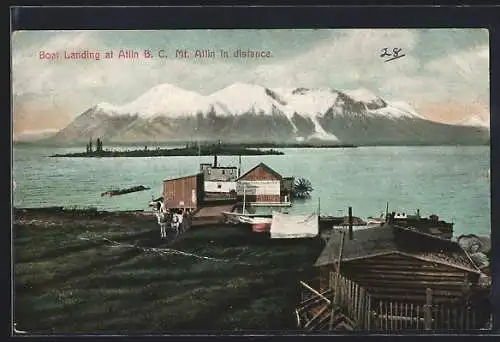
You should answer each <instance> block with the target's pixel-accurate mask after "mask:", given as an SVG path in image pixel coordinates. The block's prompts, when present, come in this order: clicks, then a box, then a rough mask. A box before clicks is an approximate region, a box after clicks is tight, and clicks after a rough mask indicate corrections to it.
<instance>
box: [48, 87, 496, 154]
mask: <svg viewBox="0 0 500 342" xmlns="http://www.w3.org/2000/svg"><path fill="white" fill-rule="evenodd" d="M473 121H474V120H472V121H471V122H461V123H457V124H443V123H438V122H433V121H430V120H427V119H426V118H425V117H424V116H422V115H420V114H419V113H417V112H416V111H415V110H414V109H413V108H411V106H410V105H408V104H407V103H405V102H401V101H388V100H386V99H383V98H381V97H380V96H377V95H375V94H374V93H373V92H371V91H369V90H366V89H357V90H352V91H340V90H336V89H324V88H321V89H320V88H318V89H308V88H291V89H288V88H274V89H270V88H266V87H263V86H260V85H255V84H245V83H234V84H232V85H230V86H227V87H225V88H223V89H221V90H219V91H217V92H215V93H212V94H210V95H201V94H199V93H197V92H193V91H188V90H185V89H182V88H179V87H176V86H174V85H171V84H161V85H158V86H155V87H153V88H151V89H150V90H149V91H147V92H146V93H144V94H143V95H141V96H139V97H138V98H137V99H136V100H134V101H132V102H130V103H128V104H125V105H122V106H116V105H112V104H109V103H99V104H97V105H95V106H93V107H91V108H89V109H87V110H86V111H84V112H83V113H81V114H80V115H78V116H77V117H76V118H75V119H74V120H73V121H72V122H70V123H69V124H68V125H67V126H66V127H65V128H63V129H62V130H60V131H58V132H57V133H56V134H54V135H53V136H52V137H50V138H49V139H47V140H48V141H51V142H79V141H82V142H83V141H88V139H89V138H90V137H93V138H94V139H95V138H98V137H100V138H101V139H102V140H103V141H105V142H137V141H142V142H166V141H189V140H191V141H194V140H216V139H217V140H218V139H222V140H224V141H234V142H260V141H265V142H280V143H286V142H297V141H313V140H321V141H329V142H332V143H334V142H341V143H346V144H356V145H380V144H390V145H397V144H407V145H414V144H484V143H487V141H489V128H488V127H485V125H483V124H482V123H481V122H480V121H478V118H475V121H474V122H473Z"/></svg>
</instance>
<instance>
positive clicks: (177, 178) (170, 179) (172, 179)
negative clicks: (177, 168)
mask: <svg viewBox="0 0 500 342" xmlns="http://www.w3.org/2000/svg"><path fill="white" fill-rule="evenodd" d="M199 175H203V173H201V172H198V173H196V174H194V175H189V176H182V177H175V178H169V179H164V180H163V181H164V182H170V181H174V180H179V179H185V178H191V177H197V176H199Z"/></svg>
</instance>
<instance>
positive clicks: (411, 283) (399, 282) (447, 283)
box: [356, 276, 464, 288]
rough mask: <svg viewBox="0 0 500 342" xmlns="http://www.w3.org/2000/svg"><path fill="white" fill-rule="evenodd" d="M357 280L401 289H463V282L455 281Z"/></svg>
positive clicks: (365, 278) (408, 279)
mask: <svg viewBox="0 0 500 342" xmlns="http://www.w3.org/2000/svg"><path fill="white" fill-rule="evenodd" d="M356 278H357V279H364V280H365V281H364V282H367V280H368V279H369V283H370V284H374V285H376V284H384V285H397V286H399V287H403V286H405V285H409V286H411V287H425V286H432V287H435V286H449V287H453V286H455V287H460V286H461V287H462V288H463V284H464V282H463V281H454V280H449V281H421V280H419V279H418V278H416V277H415V278H414V279H413V281H412V280H411V279H410V278H406V279H404V280H403V279H401V280H399V279H380V278H369V277H362V276H359V278H358V277H356Z"/></svg>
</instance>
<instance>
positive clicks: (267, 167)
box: [236, 163, 283, 180]
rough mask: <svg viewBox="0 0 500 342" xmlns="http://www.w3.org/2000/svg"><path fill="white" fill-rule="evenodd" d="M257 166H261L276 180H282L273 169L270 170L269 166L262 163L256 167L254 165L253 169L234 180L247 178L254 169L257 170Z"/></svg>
mask: <svg viewBox="0 0 500 342" xmlns="http://www.w3.org/2000/svg"><path fill="white" fill-rule="evenodd" d="M259 166H262V167H263V168H265V169H266V170H267V171H268V172H270V173H272V174H273V175H275V176H276V177H277V178H279V179H282V178H283V177H282V176H281V175H280V174H279V173H278V172H276V171H274V170H273V169H271V168H270V167H269V166H267V165H266V164H264V163H259V164H257V165H255V166H254V167H253V168H251V169H250V170H248V171H247V172H245V173H244V174H242V175H241V176H239V177H238V178H237V179H236V180H240V179H243V178H245V176H247V175H248V174H249V173H250V172H252V171H254V170H255V169H257V168H258V167H259Z"/></svg>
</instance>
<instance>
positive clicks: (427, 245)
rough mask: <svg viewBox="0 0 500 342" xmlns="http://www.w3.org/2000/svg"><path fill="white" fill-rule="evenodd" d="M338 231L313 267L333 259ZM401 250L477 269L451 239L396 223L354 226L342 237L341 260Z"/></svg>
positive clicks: (336, 257)
mask: <svg viewBox="0 0 500 342" xmlns="http://www.w3.org/2000/svg"><path fill="white" fill-rule="evenodd" d="M341 237H342V234H341V233H340V232H339V231H336V232H333V233H332V236H331V238H330V240H329V241H328V243H327V245H326V246H325V248H324V249H323V251H322V252H321V255H320V256H319V257H318V259H317V260H316V263H315V264H314V266H324V265H329V264H332V263H334V262H337V260H338V257H339V252H340V243H341ZM391 253H401V254H405V255H409V256H412V257H415V258H418V259H423V260H427V261H431V262H438V263H442V264H447V265H449V266H453V267H458V268H461V269H466V270H467V271H471V272H480V271H479V269H478V267H477V266H476V265H475V263H474V262H473V261H472V260H471V258H470V256H469V255H468V254H467V253H466V252H465V251H464V250H463V249H462V247H461V246H460V245H459V244H458V243H457V242H455V241H451V240H448V239H444V238H440V237H437V236H434V235H432V234H425V233H421V232H419V231H416V230H412V229H407V228H403V227H398V226H391V225H383V226H379V227H373V228H365V229H357V230H355V231H354V232H353V239H352V240H349V236H348V234H346V235H345V238H344V247H343V250H342V261H343V262H346V261H350V260H355V259H364V258H370V257H375V256H378V255H383V254H391Z"/></svg>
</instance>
